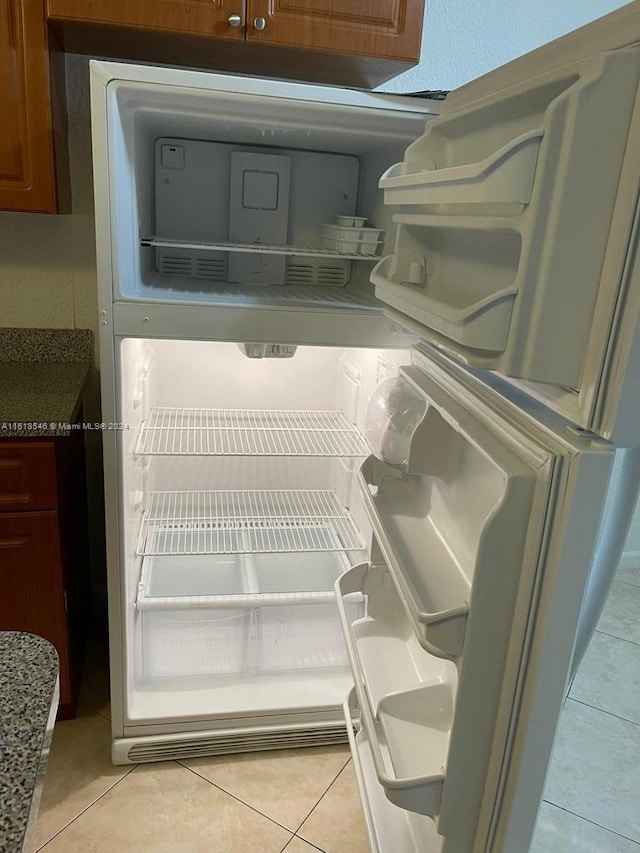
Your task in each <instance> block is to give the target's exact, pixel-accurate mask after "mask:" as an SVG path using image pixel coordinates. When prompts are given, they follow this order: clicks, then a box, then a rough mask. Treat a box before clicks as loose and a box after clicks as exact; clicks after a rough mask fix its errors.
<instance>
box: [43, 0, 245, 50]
mask: <svg viewBox="0 0 640 853" xmlns="http://www.w3.org/2000/svg"><path fill="white" fill-rule="evenodd" d="M244 3H245V0H111V2H108V3H105V2H103V0H47V16H48V18H50V19H53V20H62V21H82V22H85V23H95V24H111V25H112V26H123V27H139V28H142V29H149V30H164V31H169V32H175V33H191V34H196V35H207V36H218V37H220V38H231V39H239V40H240V41H242V40H243V39H244ZM233 16H236V17H235V18H234V17H233ZM238 18H239V20H238Z"/></svg>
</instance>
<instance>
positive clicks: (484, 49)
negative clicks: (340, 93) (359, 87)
mask: <svg viewBox="0 0 640 853" xmlns="http://www.w3.org/2000/svg"><path fill="white" fill-rule="evenodd" d="M624 5H625V3H624V2H621V1H620V0H426V9H425V18H424V30H423V36H422V55H421V60H420V65H419V66H417V67H416V68H412V69H411V70H410V71H407V72H406V73H405V74H401V75H400V76H399V77H396V78H395V79H394V80H391V81H389V82H388V83H385V84H384V86H382V87H381V88H382V89H384V90H386V91H390V92H411V91H418V90H421V89H455V88H456V87H458V86H462V84H463V83H468V82H469V80H473V78H474V77H479V76H480V75H481V74H486V73H487V72H488V71H491V69H492V68H497V67H498V66H499V65H504V63H505V62H509V61H510V60H512V59H515V58H516V57H517V56H521V55H522V54H523V53H528V52H529V51H530V50H533V49H534V48H536V47H539V46H540V45H542V44H546V43H547V42H549V41H553V39H555V38H558V37H559V36H561V35H564V34H565V33H568V32H571V30H575V29H577V28H578V27H581V26H583V25H584V24H587V23H589V21H593V20H595V18H600V17H602V15H606V14H607V13H608V12H612V11H613V10H614V9H619V8H620V6H624Z"/></svg>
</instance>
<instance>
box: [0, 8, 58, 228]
mask: <svg viewBox="0 0 640 853" xmlns="http://www.w3.org/2000/svg"><path fill="white" fill-rule="evenodd" d="M0 104H2V110H1V114H2V123H1V124H0V210H24V211H33V212H41V213H55V212H57V210H58V200H57V195H56V168H55V160H54V148H53V122H52V102H51V90H50V79H49V53H48V45H47V31H46V26H45V20H44V10H43V5H42V3H40V2H37V0H0Z"/></svg>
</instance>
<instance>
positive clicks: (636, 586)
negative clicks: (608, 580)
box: [613, 569, 640, 589]
mask: <svg viewBox="0 0 640 853" xmlns="http://www.w3.org/2000/svg"><path fill="white" fill-rule="evenodd" d="M633 571H638V570H637V569H633ZM613 583H623V584H624V585H625V586H635V588H636V589H640V586H638V584H637V583H629V581H623V580H621V579H620V578H618V577H616V578H615V580H614V581H613Z"/></svg>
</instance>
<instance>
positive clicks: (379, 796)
mask: <svg viewBox="0 0 640 853" xmlns="http://www.w3.org/2000/svg"><path fill="white" fill-rule="evenodd" d="M344 718H345V721H346V724H347V733H348V735H349V746H350V748H351V755H352V758H353V767H354V771H355V776H356V783H357V785H358V789H359V792H360V799H361V801H362V806H363V811H364V818H365V824H366V828H367V834H368V836H369V843H370V845H371V850H372V853H387V851H389V850H392V851H393V853H440V851H441V850H442V837H441V836H440V835H438V831H437V829H436V825H435V822H434V821H433V820H432V819H431V818H429V817H426V816H425V815H421V814H417V813H416V812H411V811H406V810H405V809H402V808H399V807H398V806H396V805H394V804H393V803H392V802H391V801H390V800H388V799H387V797H386V796H385V790H384V788H383V787H382V785H380V783H379V782H378V778H377V776H376V771H375V766H374V763H373V755H372V752H371V746H370V743H369V738H368V736H367V732H366V731H365V730H364V728H362V726H361V724H360V713H359V711H358V701H357V698H356V695H355V691H353V690H352V691H351V693H350V695H349V698H348V699H347V701H346V702H345V703H344Z"/></svg>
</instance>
